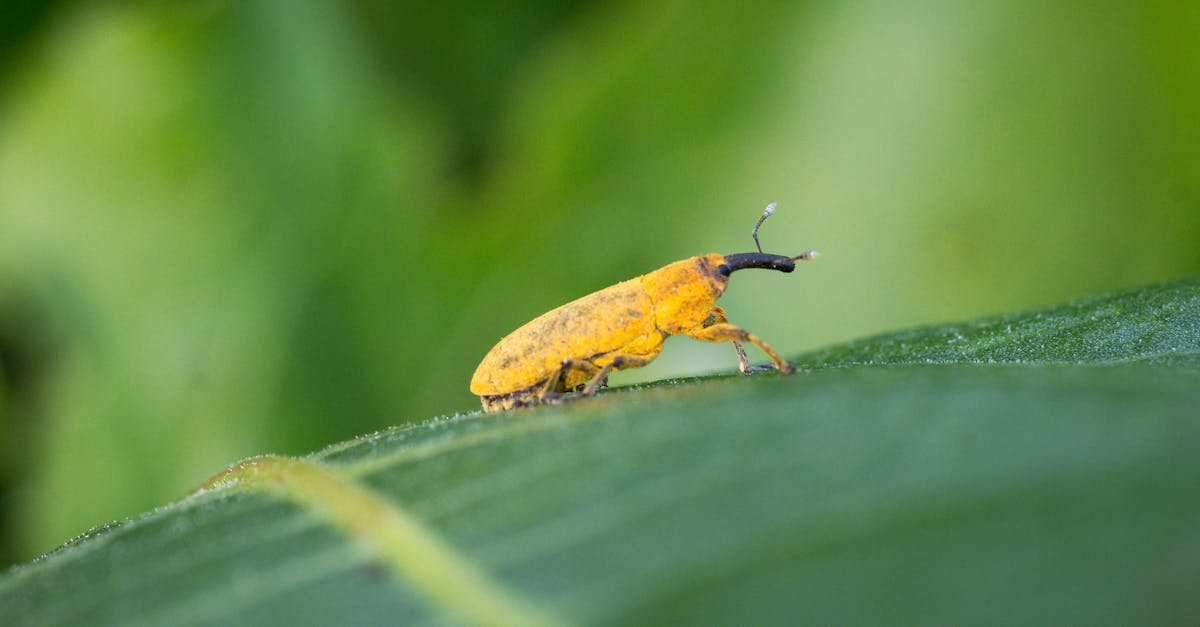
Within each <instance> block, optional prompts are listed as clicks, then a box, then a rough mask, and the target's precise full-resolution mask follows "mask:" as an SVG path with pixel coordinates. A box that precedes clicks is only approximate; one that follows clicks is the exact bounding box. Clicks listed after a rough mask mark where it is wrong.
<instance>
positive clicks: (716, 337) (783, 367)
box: [687, 307, 796, 374]
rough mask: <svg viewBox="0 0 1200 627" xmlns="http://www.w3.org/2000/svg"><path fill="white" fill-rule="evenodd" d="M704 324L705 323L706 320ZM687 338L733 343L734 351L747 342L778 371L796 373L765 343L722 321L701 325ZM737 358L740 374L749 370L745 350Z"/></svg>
mask: <svg viewBox="0 0 1200 627" xmlns="http://www.w3.org/2000/svg"><path fill="white" fill-rule="evenodd" d="M715 309H718V308H715V307H714V310H715ZM724 313H725V312H724V311H722V312H721V314H722V315H721V317H722V318H724ZM709 316H710V317H711V316H712V314H709ZM705 322H707V320H706V321H705ZM687 336H688V337H690V338H693V339H697V340H700V341H702V342H734V348H735V349H736V348H739V347H738V343H739V342H749V343H751V344H753V345H755V346H757V347H758V348H759V349H760V350H762V352H764V353H766V354H767V357H770V358H771V361H773V362H775V367H776V368H777V369H779V371H780V372H786V373H788V374H791V373H793V372H795V371H796V367H795V366H793V365H792V364H790V363H788V362H787V360H785V359H784V358H782V357H780V356H779V353H777V352H775V349H773V348H771V347H770V346H768V345H767V343H766V342H764V341H762V340H760V339H758V336H757V335H755V334H753V333H751V332H749V331H747V330H745V329H743V328H741V327H737V326H734V325H732V324H729V323H728V322H726V321H724V320H722V321H721V322H715V323H713V324H709V325H704V324H701V325H700V326H699V327H696V328H695V329H692V330H691V331H688V332H687ZM738 356H739V360H738V361H739V364H738V365H739V367H741V370H742V372H748V371H749V368H747V367H746V362H745V361H744V360H745V350H744V349H743V350H741V351H739V355H738Z"/></svg>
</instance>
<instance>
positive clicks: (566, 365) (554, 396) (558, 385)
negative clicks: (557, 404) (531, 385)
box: [537, 359, 600, 403]
mask: <svg viewBox="0 0 1200 627" xmlns="http://www.w3.org/2000/svg"><path fill="white" fill-rule="evenodd" d="M572 370H582V371H583V373H584V375H585V376H587V377H588V378H589V379H590V378H592V377H594V376H595V375H596V373H597V372H600V367H599V366H597V365H596V364H593V363H592V362H590V361H584V360H582V359H564V360H563V362H562V365H561V366H559V368H558V370H557V371H555V373H554V374H553V375H551V376H550V377H549V378H547V379H546V384H545V385H544V386H542V389H541V390H540V391H539V392H538V394H537V398H538V401H539V402H543V403H544V402H551V401H555V400H558V399H560V398H561V397H562V394H561V393H560V392H566V391H567V389H566V381H567V375H568V374H570V372H571V371H572Z"/></svg>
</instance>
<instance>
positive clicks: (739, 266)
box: [717, 250, 820, 276]
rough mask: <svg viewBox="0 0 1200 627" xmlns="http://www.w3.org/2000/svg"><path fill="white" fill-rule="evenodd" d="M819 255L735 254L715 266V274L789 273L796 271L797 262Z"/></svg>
mask: <svg viewBox="0 0 1200 627" xmlns="http://www.w3.org/2000/svg"><path fill="white" fill-rule="evenodd" d="M819 254H820V253H818V252H817V251H815V250H806V251H804V252H802V253H800V254H799V255H796V256H795V257H785V256H783V255H772V254H770V253H735V254H732V255H725V262H724V263H722V264H721V265H719V266H717V272H720V273H721V274H723V275H725V276H729V275H730V274H732V273H734V272H737V271H738V270H745V269H747V268H761V269H763V270H778V271H780V272H791V271H793V270H795V269H796V262H797V261H804V260H806V259H812V258H814V257H816V256H817V255H819Z"/></svg>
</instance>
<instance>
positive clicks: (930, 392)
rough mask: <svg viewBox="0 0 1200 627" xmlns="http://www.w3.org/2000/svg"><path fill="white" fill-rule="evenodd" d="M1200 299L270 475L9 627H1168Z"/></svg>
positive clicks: (52, 594) (54, 574)
mask: <svg viewBox="0 0 1200 627" xmlns="http://www.w3.org/2000/svg"><path fill="white" fill-rule="evenodd" d="M1198 354H1200V280H1196V279H1190V280H1186V281H1180V282H1177V283H1173V284H1169V285H1164V286H1156V287H1148V288H1144V289H1139V290H1133V291H1129V292H1125V293H1122V294H1118V295H1114V296H1110V297H1105V298H1100V299H1095V300H1090V301H1086V302H1079V303H1074V304H1070V305H1065V306H1062V307H1057V308H1053V309H1048V310H1045V311H1040V312H1032V313H1023V314H1014V315H1010V316H1003V317H1000V318H996V319H992V320H985V321H981V322H976V323H969V324H959V325H948V326H943V327H933V328H927V329H919V330H914V331H908V332H903V333H898V334H895V335H890V336H884V337H879V338H874V339H870V340H866V341H863V342H857V343H854V344H850V345H846V346H842V347H835V348H832V349H829V350H826V351H822V352H819V353H816V354H813V355H810V356H808V357H807V358H805V359H802V360H801V364H802V365H804V366H805V367H806V368H808V369H809V372H808V374H805V375H797V376H792V377H786V376H781V375H776V374H771V373H768V374H761V375H755V376H752V377H742V376H722V377H714V378H710V379H705V380H683V381H669V382H663V383H660V384H655V385H649V386H639V387H636V388H624V389H616V390H612V391H610V392H609V393H606V394H603V395H601V396H600V397H598V398H596V399H592V400H587V401H582V402H577V403H570V404H565V405H559V406H552V407H542V408H537V409H532V410H526V411H518V412H513V413H505V414H499V415H494V416H493V415H481V414H478V413H475V414H469V415H458V416H452V417H446V418H439V419H435V420H431V421H428V422H425V423H422V424H419V425H414V426H409V427H405V428H399V429H393V430H388V431H383V432H380V433H376V434H372V435H369V436H365V437H363V438H360V439H357V440H354V441H350V442H346V443H342V444H338V445H335V446H332V447H330V448H327V449H325V450H323V451H321V452H318V453H315V454H314V455H312V456H310V457H308V458H304V459H299V460H289V459H285V458H260V459H253V460H248V461H247V462H244V463H243V464H240V465H238V466H235V467H233V468H231V469H229V470H227V471H226V472H224V473H222V474H220V475H218V476H217V477H215V478H214V479H213V480H212V481H210V482H209V483H208V484H207V485H206V486H205V487H204V488H203V489H202V490H200V491H199V492H198V493H196V494H194V495H192V496H190V497H188V498H186V499H184V500H182V501H180V502H177V503H174V504H171V505H168V506H165V507H163V508H160V509H158V510H156V511H154V512H151V513H149V514H146V515H144V516H142V517H140V518H138V519H136V520H132V521H126V522H122V523H115V524H113V525H109V526H106V527H102V528H99V529H97V530H95V531H93V532H91V533H89V534H87V535H85V536H83V537H81V538H78V539H76V540H74V541H72V542H70V543H68V544H67V545H66V546H64V547H62V548H60V549H58V550H57V551H54V552H52V553H50V554H48V555H46V556H44V557H42V558H40V559H39V560H37V561H35V562H33V563H31V564H26V565H23V566H19V567H16V568H14V569H11V570H10V571H8V572H7V573H6V574H5V575H4V576H3V578H2V579H0V623H3V624H6V625H20V624H31V625H32V624H37V625H53V624H122V625H128V624H189V623H220V624H230V623H244V624H265V623H275V624H296V623H310V624H380V623H399V624H409V623H421V622H435V621H437V622H440V621H443V620H447V619H449V620H455V621H461V622H497V623H506V622H507V623H524V622H543V623H551V622H565V623H638V624H662V623H677V622H687V623H695V622H705V623H749V624H754V623H761V622H802V623H826V622H868V621H869V622H876V623H883V622H887V623H896V622H901V623H903V622H921V623H947V622H968V621H970V622H981V621H986V622H997V623H1011V622H1039V623H1059V622H1071V623H1132V622H1136V623H1173V622H1185V621H1190V620H1193V619H1194V618H1195V617H1196V616H1197V615H1200V597H1197V596H1196V595H1195V594H1194V592H1195V590H1196V588H1197V585H1200V535H1198V533H1197V526H1196V523H1197V520H1200V499H1198V498H1197V494H1198V492H1197V485H1198V482H1200V385H1198V384H1200V369H1198V368H1197V365H1198V361H1197V355H1198Z"/></svg>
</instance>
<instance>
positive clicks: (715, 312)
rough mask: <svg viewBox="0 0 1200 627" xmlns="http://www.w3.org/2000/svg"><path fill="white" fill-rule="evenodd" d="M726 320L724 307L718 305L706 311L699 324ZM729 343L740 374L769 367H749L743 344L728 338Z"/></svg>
mask: <svg viewBox="0 0 1200 627" xmlns="http://www.w3.org/2000/svg"><path fill="white" fill-rule="evenodd" d="M728 322H729V320H727V319H726V318H725V308H723V307H721V306H719V305H718V306H716V307H713V308H712V311H710V312H708V316H707V317H706V318H704V322H701V323H700V326H701V327H711V326H713V325H714V324H727V323H728ZM693 337H694V336H693ZM729 343H730V344H733V350H734V351H736V352H737V356H738V370H740V371H741V373H742V374H750V373H751V372H757V371H759V370H765V369H767V368H770V366H756V367H754V368H751V367H750V360H748V359H746V348H745V346H743V345H742V343H741V342H739V341H737V340H729Z"/></svg>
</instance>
